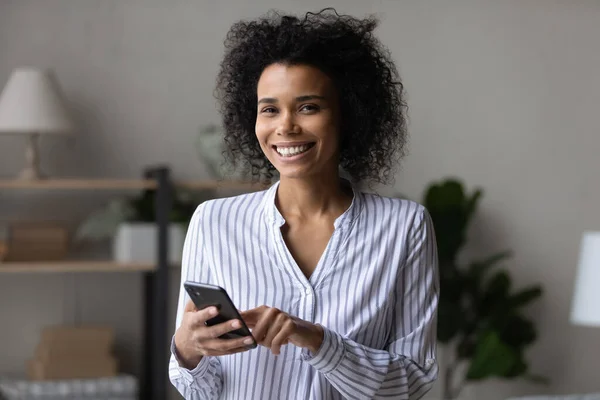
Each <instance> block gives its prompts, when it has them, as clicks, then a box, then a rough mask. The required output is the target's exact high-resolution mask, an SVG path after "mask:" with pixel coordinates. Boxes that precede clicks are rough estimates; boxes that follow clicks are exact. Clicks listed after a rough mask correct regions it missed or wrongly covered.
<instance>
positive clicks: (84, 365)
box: [27, 356, 118, 381]
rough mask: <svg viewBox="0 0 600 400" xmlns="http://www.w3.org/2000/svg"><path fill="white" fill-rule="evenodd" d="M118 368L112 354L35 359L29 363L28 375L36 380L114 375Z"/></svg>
mask: <svg viewBox="0 0 600 400" xmlns="http://www.w3.org/2000/svg"><path fill="white" fill-rule="evenodd" d="M117 370H118V363H117V360H116V358H115V357H112V356H103V357H102V356H98V357H94V358H87V357H78V358H72V359H65V360H62V361H52V362H44V361H41V360H36V359H33V360H30V361H29V362H28V365H27V375H28V377H29V379H31V380H34V381H41V380H50V379H87V378H102V377H113V376H116V375H117Z"/></svg>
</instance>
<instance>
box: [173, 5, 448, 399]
mask: <svg viewBox="0 0 600 400" xmlns="http://www.w3.org/2000/svg"><path fill="white" fill-rule="evenodd" d="M375 26H376V21H375V20H373V19H370V18H367V19H357V18H353V17H349V16H340V15H338V14H337V13H336V12H335V11H332V10H324V11H322V12H320V13H316V14H314V13H307V14H306V15H305V16H304V17H303V18H301V19H299V18H296V17H293V16H280V15H278V14H275V13H271V14H268V15H267V16H265V17H264V18H261V19H259V20H256V21H250V22H238V23H236V24H234V25H233V27H232V28H231V30H230V32H229V34H228V36H227V40H226V41H225V46H226V54H225V57H224V59H223V62H222V64H221V71H220V73H219V78H218V93H219V99H220V101H221V105H222V112H223V122H224V126H225V138H224V139H225V141H226V143H227V145H228V149H229V154H228V155H229V158H230V161H232V162H233V163H234V164H236V163H242V164H243V165H244V166H245V167H247V169H249V171H250V172H251V173H252V175H253V176H254V178H255V179H258V180H267V181H268V180H270V179H272V178H273V175H274V174H273V173H274V172H275V171H277V172H278V174H279V180H278V181H277V182H274V183H272V185H271V187H270V188H269V189H267V190H265V191H262V192H255V193H251V194H245V195H241V196H235V197H230V198H225V199H218V200H211V201H207V202H204V203H202V204H201V205H200V206H199V207H198V208H197V210H196V212H195V214H194V216H193V218H192V220H191V222H190V226H189V229H188V233H187V236H186V242H185V246H184V251H183V262H182V277H181V280H182V290H181V291H180V296H179V303H178V308H177V320H176V330H175V334H174V335H173V340H172V343H171V352H172V356H171V361H170V368H169V373H170V378H171V382H172V383H173V385H174V386H175V387H176V388H177V389H178V390H179V391H180V393H182V394H183V395H184V396H185V397H186V398H188V399H217V398H220V399H261V400H263V399H313V400H317V399H319V400H320V399H334V400H336V399H343V398H348V399H372V398H394V399H417V398H420V397H422V396H423V395H424V394H425V393H426V392H427V391H428V390H429V389H430V388H431V386H432V384H433V382H434V381H435V379H436V377H437V373H438V372H437V371H438V367H437V363H436V358H435V339H436V331H435V327H436V319H437V304H438V297H439V287H438V286H439V285H438V270H437V268H438V266H437V250H436V244H435V235H434V232H433V228H432V223H431V218H430V217H429V214H428V212H427V210H425V208H424V207H423V206H421V205H419V204H417V203H414V202H411V201H408V200H400V199H393V198H385V197H381V196H377V195H373V194H367V193H362V192H360V191H359V190H358V189H357V186H356V183H357V182H361V181H369V182H387V181H388V179H389V178H391V177H392V171H393V166H394V165H395V162H396V161H398V158H399V157H400V156H401V155H402V154H403V151H404V143H405V139H406V126H405V115H404V108H405V105H404V102H403V94H402V84H401V83H400V80H399V79H398V76H397V72H396V69H395V66H394V64H393V62H392V61H391V59H390V57H389V55H388V54H387V51H386V50H385V49H384V48H383V46H382V45H381V44H380V43H379V42H378V41H377V39H376V38H375V37H374V36H373V33H372V32H373V30H374V29H375ZM340 169H343V170H345V172H346V173H347V174H348V175H349V176H350V180H346V179H341V177H340ZM185 281H196V282H200V283H205V284H211V285H216V286H220V287H221V288H223V289H224V290H225V291H226V292H227V293H228V294H229V297H230V298H231V300H232V301H233V302H234V303H235V306H236V307H237V308H238V309H239V310H241V312H240V316H239V317H240V318H241V319H243V322H244V323H245V325H246V326H248V327H249V328H250V329H251V333H252V337H241V338H236V339H224V338H221V336H222V335H223V334H225V333H228V332H230V331H232V330H235V329H238V328H239V327H240V326H241V321H239V320H230V321H226V322H223V323H220V324H217V325H211V326H207V324H206V322H207V321H209V320H210V319H212V318H214V317H215V316H216V315H217V313H218V309H217V308H215V307H207V308H202V309H197V308H196V307H195V305H194V304H193V303H192V302H191V301H190V299H189V297H187V294H186V291H185V290H184V289H183V283H184V282H185ZM254 342H256V343H257V344H258V345H259V346H258V347H256V348H248V347H246V346H247V343H254Z"/></svg>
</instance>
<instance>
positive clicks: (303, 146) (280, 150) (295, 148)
mask: <svg viewBox="0 0 600 400" xmlns="http://www.w3.org/2000/svg"><path fill="white" fill-rule="evenodd" d="M314 145H315V143H290V144H287V143H286V144H281V145H274V146H273V148H274V149H275V151H276V152H277V154H279V155H280V156H282V157H294V156H297V155H300V154H303V153H305V152H307V151H308V150H310V149H311V148H312V147H313V146H314Z"/></svg>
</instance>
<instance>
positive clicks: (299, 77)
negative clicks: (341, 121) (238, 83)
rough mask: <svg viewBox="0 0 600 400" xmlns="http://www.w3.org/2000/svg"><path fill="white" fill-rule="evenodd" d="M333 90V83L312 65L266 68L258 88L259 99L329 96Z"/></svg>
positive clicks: (277, 65)
mask: <svg viewBox="0 0 600 400" xmlns="http://www.w3.org/2000/svg"><path fill="white" fill-rule="evenodd" d="M333 90H334V88H333V82H332V81H331V79H330V78H329V77H328V76H327V75H326V74H325V73H324V72H322V71H321V70H320V69H318V68H316V67H313V66H310V65H284V64H272V65H269V66H268V67H267V68H265V70H264V71H263V73H262V74H261V76H260V79H259V80H258V85H257V88H256V92H257V95H258V97H265V96H268V97H281V96H284V95H285V94H290V95H294V96H295V95H300V94H304V95H306V94H320V95H328V94H332V93H333Z"/></svg>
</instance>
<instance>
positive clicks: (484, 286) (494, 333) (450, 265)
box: [423, 178, 543, 381]
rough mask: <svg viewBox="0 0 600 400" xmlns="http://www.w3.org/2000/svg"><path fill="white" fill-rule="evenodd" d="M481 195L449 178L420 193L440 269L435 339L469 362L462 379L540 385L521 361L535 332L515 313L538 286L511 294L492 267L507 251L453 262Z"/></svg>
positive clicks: (504, 276) (504, 274)
mask: <svg viewBox="0 0 600 400" xmlns="http://www.w3.org/2000/svg"><path fill="white" fill-rule="evenodd" d="M482 195H483V192H482V191H481V190H480V189H476V190H474V191H473V192H472V193H471V194H469V193H467V192H466V191H465V189H464V187H463V185H462V183H461V182H460V181H459V180H458V179H454V178H451V179H446V180H444V181H440V182H434V183H433V184H431V185H430V186H429V187H428V188H427V190H426V192H425V196H424V202H423V204H424V206H425V207H426V208H427V210H428V211H429V214H430V215H431V218H432V220H433V225H434V229H435V234H436V240H437V247H438V259H439V266H440V302H439V307H438V331H437V338H438V340H439V341H440V342H441V343H444V344H449V343H456V347H455V353H456V356H457V358H458V359H459V360H467V361H468V362H469V369H468V371H467V374H466V379H467V380H482V379H486V378H489V377H492V376H496V377H502V378H506V379H509V378H517V377H529V378H531V379H535V380H538V381H541V380H542V379H543V378H539V377H536V376H534V375H531V374H530V373H529V371H528V365H527V362H526V360H525V357H524V351H525V349H526V347H527V346H529V345H531V344H532V343H533V342H534V341H535V340H536V338H537V332H536V329H535V326H534V324H533V322H532V321H530V320H529V319H527V318H526V317H525V316H524V315H522V314H521V309H522V308H523V307H525V306H527V305H529V304H530V303H531V302H532V301H533V300H535V299H537V298H539V297H540V296H541V294H542V289H541V287H540V286H538V285H535V286H530V287H527V288H524V289H520V290H517V291H515V289H514V288H513V286H514V284H513V282H512V279H511V276H510V274H509V272H508V270H505V269H500V268H498V267H499V266H500V265H501V264H502V262H505V261H507V260H509V259H510V257H511V255H512V254H511V252H510V251H503V252H499V253H496V254H493V255H491V256H490V257H487V258H485V259H483V260H478V261H474V262H471V263H470V264H468V265H467V266H460V265H458V263H457V255H458V254H459V252H460V251H461V250H462V247H463V245H464V244H465V241H466V232H467V229H468V227H469V224H470V222H471V220H472V218H473V216H474V215H475V213H476V211H477V206H478V204H479V202H480V200H481V198H482ZM538 378H539V379H538Z"/></svg>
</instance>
